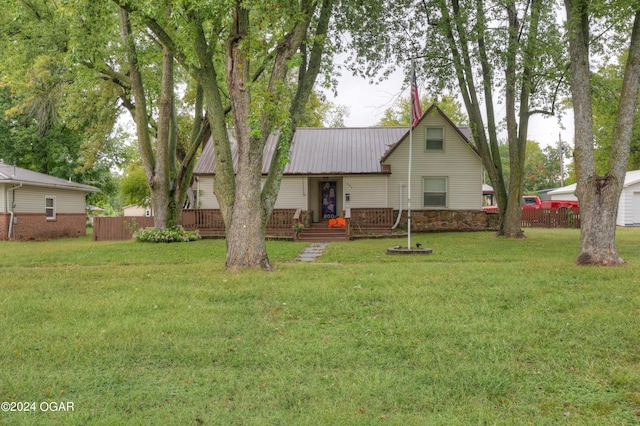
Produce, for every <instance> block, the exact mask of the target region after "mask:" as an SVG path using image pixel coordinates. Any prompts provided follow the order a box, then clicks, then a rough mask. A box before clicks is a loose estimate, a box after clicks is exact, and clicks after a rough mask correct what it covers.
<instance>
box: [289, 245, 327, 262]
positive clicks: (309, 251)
mask: <svg viewBox="0 0 640 426" xmlns="http://www.w3.org/2000/svg"><path fill="white" fill-rule="evenodd" d="M327 245H328V243H313V244H309V245H308V246H307V247H306V248H305V249H304V251H303V252H302V253H300V254H299V255H298V257H297V258H296V259H297V260H300V261H302V262H313V261H315V260H316V259H317V258H318V257H320V256H322V254H323V253H324V251H325V250H326V249H327Z"/></svg>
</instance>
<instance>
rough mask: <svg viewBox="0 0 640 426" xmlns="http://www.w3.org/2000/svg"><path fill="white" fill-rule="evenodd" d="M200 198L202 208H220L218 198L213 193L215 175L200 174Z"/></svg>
mask: <svg viewBox="0 0 640 426" xmlns="http://www.w3.org/2000/svg"><path fill="white" fill-rule="evenodd" d="M198 200H199V204H200V205H199V206H198V208H201V209H219V208H220V205H219V204H218V199H217V198H216V196H215V194H214V193H213V176H200V181H199V182H198Z"/></svg>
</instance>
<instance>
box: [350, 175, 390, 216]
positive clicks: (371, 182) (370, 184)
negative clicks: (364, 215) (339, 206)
mask: <svg viewBox="0 0 640 426" xmlns="http://www.w3.org/2000/svg"><path fill="white" fill-rule="evenodd" d="M388 179H389V178H388V175H362V176H355V175H351V176H349V175H347V176H345V177H344V179H343V197H344V198H343V202H344V207H345V208H364V207H387V203H388V201H387V182H388ZM346 194H349V201H347V200H346Z"/></svg>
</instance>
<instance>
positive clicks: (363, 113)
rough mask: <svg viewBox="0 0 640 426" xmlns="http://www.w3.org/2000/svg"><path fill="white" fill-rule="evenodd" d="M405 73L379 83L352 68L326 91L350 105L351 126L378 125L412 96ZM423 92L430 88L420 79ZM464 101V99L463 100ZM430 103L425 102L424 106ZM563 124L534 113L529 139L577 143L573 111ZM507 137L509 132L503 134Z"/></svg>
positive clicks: (339, 102)
mask: <svg viewBox="0 0 640 426" xmlns="http://www.w3.org/2000/svg"><path fill="white" fill-rule="evenodd" d="M403 84H404V76H403V72H402V71H401V70H399V71H396V72H395V73H393V74H392V75H391V76H390V77H389V79H387V80H386V81H383V82H382V83H379V84H370V83H369V82H368V81H367V80H366V79H364V78H359V77H354V76H352V75H351V74H350V73H349V72H348V71H344V72H343V75H342V76H341V77H340V78H339V79H338V87H337V92H338V95H337V96H334V95H333V93H332V92H329V91H326V92H325V94H326V97H327V100H328V101H330V102H333V103H334V104H336V105H346V106H348V107H349V116H348V117H347V118H346V119H345V125H346V126H347V127H369V126H374V125H375V124H376V123H377V122H378V121H379V120H380V119H381V118H382V115H383V114H384V111H385V110H386V109H387V108H390V107H392V106H393V105H394V103H395V102H396V101H397V100H398V99H399V98H402V97H405V98H406V97H408V96H409V88H408V87H406V86H405V87H403ZM418 91H419V93H420V95H422V94H424V92H425V91H426V88H425V87H424V85H423V84H421V83H420V82H418ZM461 104H462V102H461ZM428 107H429V105H422V110H423V111H424V110H425V109H427V108H428ZM496 112H497V113H498V114H500V113H502V114H504V106H503V105H496ZM562 127H564V129H563V128H561V126H560V125H559V124H558V118H557V117H549V118H543V116H541V115H536V116H533V117H532V119H531V120H530V123H529V134H528V139H529V140H533V141H536V142H538V143H540V146H541V147H542V148H544V147H545V146H548V145H554V146H557V145H558V139H559V137H562V140H563V141H564V142H569V143H571V144H572V143H573V116H572V113H571V111H569V112H568V113H567V114H565V116H564V117H563V119H562ZM501 136H502V137H504V138H506V135H501Z"/></svg>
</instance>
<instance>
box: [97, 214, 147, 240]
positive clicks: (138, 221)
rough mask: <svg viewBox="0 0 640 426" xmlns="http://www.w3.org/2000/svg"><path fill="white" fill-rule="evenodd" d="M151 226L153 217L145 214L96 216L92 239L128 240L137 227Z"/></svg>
mask: <svg viewBox="0 0 640 426" xmlns="http://www.w3.org/2000/svg"><path fill="white" fill-rule="evenodd" d="M151 226H153V218H152V217H145V216H120V217H96V218H94V220H93V241H119V240H130V239H131V238H132V236H133V232H135V231H136V230H137V229H138V228H148V227H151Z"/></svg>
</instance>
